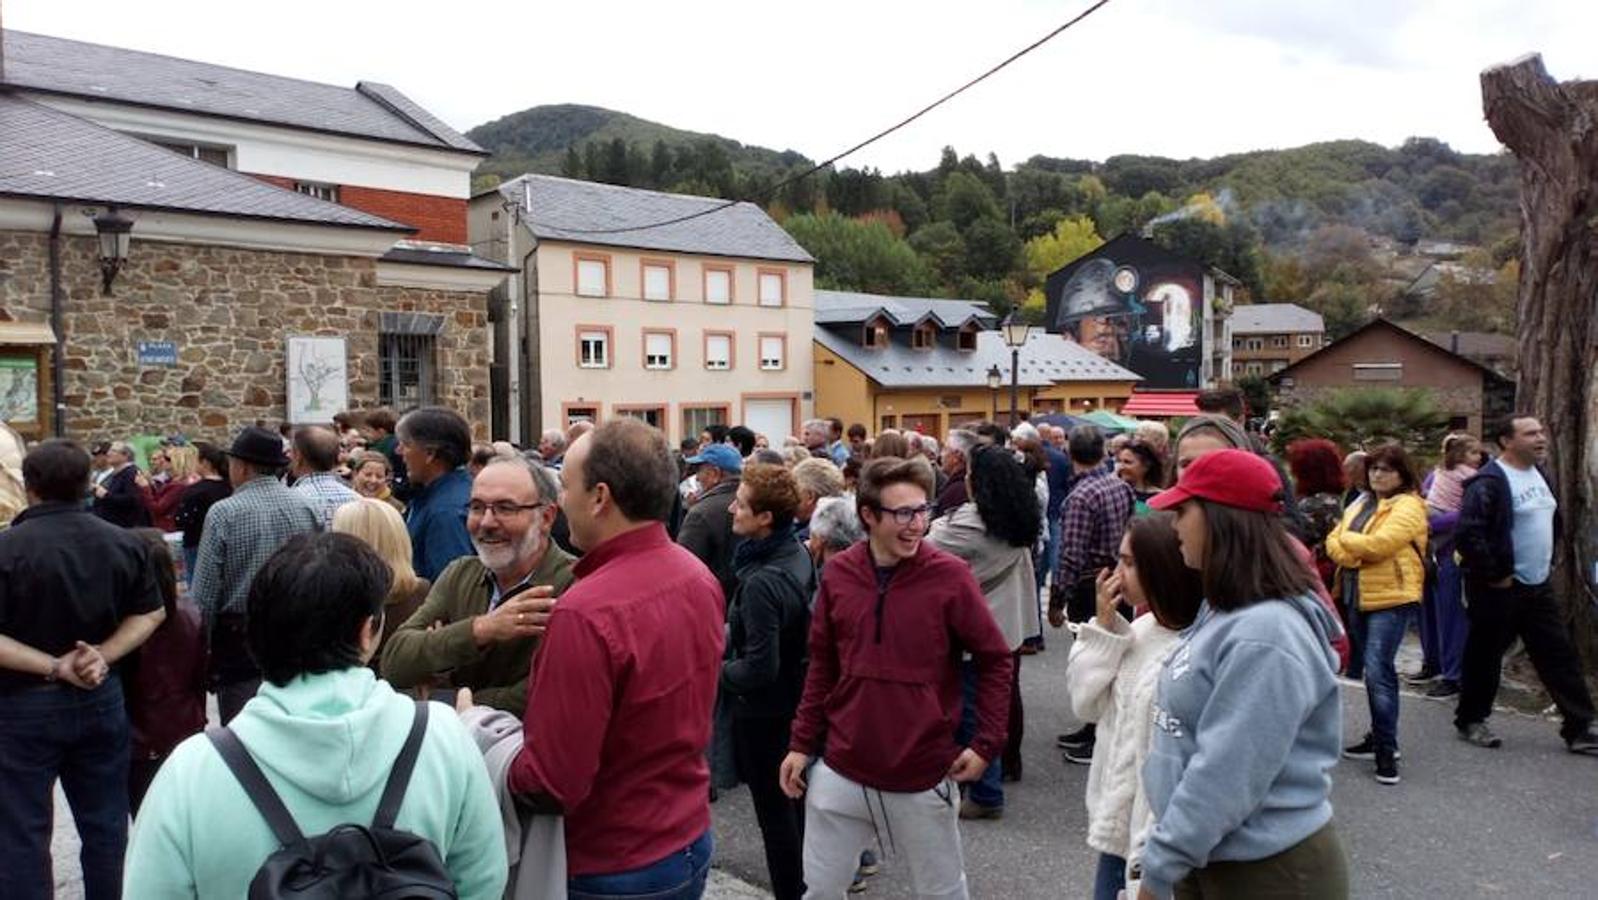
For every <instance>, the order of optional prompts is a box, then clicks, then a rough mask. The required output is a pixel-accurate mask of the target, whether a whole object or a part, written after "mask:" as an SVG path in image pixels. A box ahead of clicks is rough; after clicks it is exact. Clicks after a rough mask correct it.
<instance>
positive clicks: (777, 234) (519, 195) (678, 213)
mask: <svg viewBox="0 0 1598 900" xmlns="http://www.w3.org/2000/svg"><path fill="white" fill-rule="evenodd" d="M523 184H526V185H527V186H528V188H529V192H530V194H531V201H532V202H531V211H530V212H529V213H528V214H527V216H526V217H525V218H524V220H523V221H524V223H525V224H526V225H527V227H528V228H529V229H530V230H531V231H532V233H533V235H534V236H535V237H538V238H539V239H541V240H555V241H571V242H573V243H579V244H600V245H603V246H609V247H629V248H634V249H640V250H661V251H666V252H671V253H702V254H705V255H708V256H733V257H743V258H746V259H770V260H779V261H783V262H800V263H808V262H814V261H815V260H814V259H813V258H812V257H811V256H810V254H809V253H806V252H805V248H803V247H801V246H799V242H797V241H795V240H794V239H793V238H792V237H789V236H788V232H786V231H783V230H782V226H780V225H778V224H777V223H776V222H773V221H772V220H771V217H770V216H768V215H766V213H765V210H762V209H761V208H760V207H758V206H756V205H754V204H753V203H737V204H734V205H732V206H729V207H727V208H726V209H723V210H720V211H717V212H713V213H709V214H708V215H701V216H697V217H695V218H692V219H688V220H687V221H682V222H675V223H673V224H671V225H664V226H661V227H659V228H646V229H642V230H637V231H612V232H610V233H597V234H596V233H589V232H595V231H599V232H604V231H606V230H607V229H623V228H633V227H636V226H639V225H649V224H653V223H656V222H664V221H667V220H671V219H677V218H680V217H682V216H690V215H693V214H694V213H699V212H703V211H705V210H707V209H712V208H715V207H718V206H721V205H723V204H724V203H725V202H726V201H724V200H718V199H716V198H714V197H690V196H687V195H684V194H666V193H661V192H660V191H646V190H642V189H639V188H629V187H618V186H616V185H611V184H596V183H594V182H591V181H574V180H572V179H569V178H556V177H554V176H550V175H522V176H520V177H518V178H513V179H511V180H510V181H507V182H505V183H503V184H501V185H500V186H499V193H500V195H501V196H502V197H503V198H504V199H505V201H506V202H508V203H514V204H516V205H518V206H520V205H521V204H522V202H523V200H524V196H523V188H522V185H523Z"/></svg>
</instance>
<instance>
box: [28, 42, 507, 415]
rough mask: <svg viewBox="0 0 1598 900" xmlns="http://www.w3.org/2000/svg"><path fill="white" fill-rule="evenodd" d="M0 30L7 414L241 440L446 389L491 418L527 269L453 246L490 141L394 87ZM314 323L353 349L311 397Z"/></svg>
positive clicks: (329, 342)
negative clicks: (260, 429) (296, 360)
mask: <svg viewBox="0 0 1598 900" xmlns="http://www.w3.org/2000/svg"><path fill="white" fill-rule="evenodd" d="M0 41H3V42H4V43H3V46H4V50H5V53H4V56H3V57H0V59H3V63H0V420H4V421H7V422H8V423H9V424H11V425H12V426H13V427H15V428H16V429H17V430H18V431H20V432H21V433H23V434H24V435H25V436H27V437H30V438H35V439H36V438H39V437H45V436H49V435H51V434H64V435H68V436H72V437H78V438H82V439H90V438H105V439H112V438H120V437H128V436H132V435H138V434H162V435H164V434H170V433H174V432H182V433H185V434H187V435H189V436H190V437H207V438H213V439H220V438H223V437H225V436H226V435H228V434H229V433H231V432H233V431H235V430H236V429H237V428H238V427H240V426H242V425H246V424H251V423H253V422H256V421H263V422H266V423H268V424H270V425H276V424H277V423H279V422H282V421H285V420H290V421H293V422H295V423H303V422H316V421H328V420H330V419H331V417H332V415H333V414H334V413H335V412H338V411H340V410H341V409H345V408H349V409H362V408H374V407H378V406H390V407H394V408H396V409H397V410H400V411H403V410H404V409H405V408H407V407H411V406H416V405H421V404H430V403H437V404H442V405H446V406H449V407H452V408H454V409H455V410H457V411H458V412H460V413H461V414H462V415H464V416H466V417H467V418H468V420H470V421H471V422H472V423H473V425H474V427H475V428H476V429H477V430H478V432H479V433H480V435H481V436H483V437H487V436H488V434H489V432H490V419H491V412H490V410H491V403H490V371H491V367H492V364H493V359H492V346H493V342H492V340H491V338H490V335H491V332H492V326H491V324H490V322H489V294H490V291H491V289H492V288H493V287H494V286H495V285H496V284H497V283H499V282H500V281H502V280H503V279H504V277H505V273H506V272H507V271H508V269H507V267H506V266H504V265H501V264H498V263H494V262H490V261H488V260H484V259H481V258H478V257H475V256H473V255H472V253H471V252H470V249H469V248H468V247H467V246H465V245H464V244H456V243H448V241H452V240H453V241H463V240H464V238H465V235H466V197H467V194H468V193H469V179H470V172H471V170H472V168H473V167H474V166H475V165H476V164H477V162H478V161H480V160H481V158H482V157H483V156H484V151H482V149H481V148H478V147H477V146H476V145H475V144H472V143H471V142H470V141H469V140H467V139H466V138H464V137H462V136H461V135H459V134H458V133H456V132H454V131H453V130H451V129H450V128H449V127H448V126H447V125H444V124H443V123H442V122H439V121H438V120H437V119H435V118H433V117H431V116H430V115H428V114H427V113H426V111H425V110H422V109H421V108H420V107H417V106H416V105H415V104H414V103H412V102H411V101H409V100H408V99H406V98H405V97H404V96H403V95H401V94H399V92H398V91H395V90H394V89H393V88H389V87H387V86H384V85H372V84H366V83H363V84H361V85H358V86H357V87H356V88H353V89H349V88H341V87H337V86H333V85H319V84H312V83H309V82H303V81H297V80H294V79H288V78H279V77H276V76H269V75H263V74H259V73H252V72H244V71H240V70H236V69H229V68H225V67H221V66H213V65H209V64H206V63H200V62H193V61H189V60H178V59H173V58H170V57H162V56H156V55H154V54H144V53H137V52H133V51H128V50H123V49H120V48H114V47H103V46H97V45H91V44H82V43H79V42H74V41H66V40H62V39H59V38H47V37H44V36H39V35H26V34H19V33H16V32H11V33H0ZM117 222H120V223H122V225H123V226H126V227H128V228H130V229H131V230H130V231H128V234H127V239H126V240H125V242H124V243H123V246H122V247H121V248H120V249H119V250H115V251H114V252H111V253H109V255H108V249H107V244H106V239H107V237H108V235H107V234H105V233H102V232H106V231H110V230H114V229H115V227H117V226H115V225H114V224H113V225H109V226H108V225H107V223H117ZM108 260H111V261H113V262H110V263H108ZM107 271H110V274H111V277H110V278H106V277H105V273H106V272H107ZM302 338H319V339H323V346H325V347H331V348H335V349H330V350H325V351H324V352H326V353H332V354H338V353H339V352H341V353H342V355H341V356H338V355H334V356H332V357H331V358H332V359H333V360H334V361H336V363H337V364H338V365H337V366H335V367H334V368H335V370H336V369H337V368H339V367H342V370H343V371H344V373H345V377H344V379H343V380H341V381H337V382H336V383H334V384H329V385H327V386H326V389H325V395H326V396H327V397H328V398H329V400H328V401H327V402H322V401H321V400H320V399H316V400H313V401H311V403H310V404H309V405H307V404H305V403H291V402H290V394H291V383H295V384H297V385H298V387H296V388H294V391H295V392H303V391H305V390H309V388H308V386H307V382H306V381H305V380H304V379H303V378H302V379H300V380H299V381H298V382H295V381H294V379H293V378H291V373H290V372H288V371H287V367H288V364H289V355H290V352H291V351H290V347H291V344H292V345H296V346H304V342H303V341H300V340H297V339H302ZM340 342H342V345H341V346H340ZM58 372H59V378H58V377H57V374H58ZM335 377H336V376H335Z"/></svg>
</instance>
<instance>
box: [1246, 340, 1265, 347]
mask: <svg viewBox="0 0 1598 900" xmlns="http://www.w3.org/2000/svg"><path fill="white" fill-rule="evenodd" d="M1248 349H1250V350H1264V349H1265V339H1264V338H1249V339H1248Z"/></svg>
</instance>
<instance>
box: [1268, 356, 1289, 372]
mask: <svg viewBox="0 0 1598 900" xmlns="http://www.w3.org/2000/svg"><path fill="white" fill-rule="evenodd" d="M1285 368H1287V360H1285V359H1273V360H1271V374H1272V375H1275V374H1276V373H1277V372H1280V371H1282V370H1283V369H1285Z"/></svg>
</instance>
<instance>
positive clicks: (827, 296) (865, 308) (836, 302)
mask: <svg viewBox="0 0 1598 900" xmlns="http://www.w3.org/2000/svg"><path fill="white" fill-rule="evenodd" d="M879 313H880V314H882V315H885V316H887V317H888V319H889V320H890V321H892V322H893V324H895V325H914V324H916V323H917V322H920V321H921V320H922V319H925V318H927V317H928V316H931V317H932V319H933V320H934V321H936V322H937V323H938V325H939V326H940V327H943V328H956V327H959V326H960V325H964V324H965V323H966V322H968V321H970V320H971V319H976V320H977V321H978V323H979V324H982V325H986V324H988V323H991V322H993V321H994V320H995V319H997V318H998V317H997V316H995V315H994V314H993V313H992V312H990V311H989V310H988V308H987V306H985V305H983V304H981V303H973V302H971V301H969V300H936V299H933V298H930V297H886V296H882V295H879V294H857V293H852V292H849V291H816V323H817V324H827V323H850V322H859V323H862V324H864V323H865V322H866V321H867V320H868V319H871V318H874V317H875V316H877V315H878V314H879Z"/></svg>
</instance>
